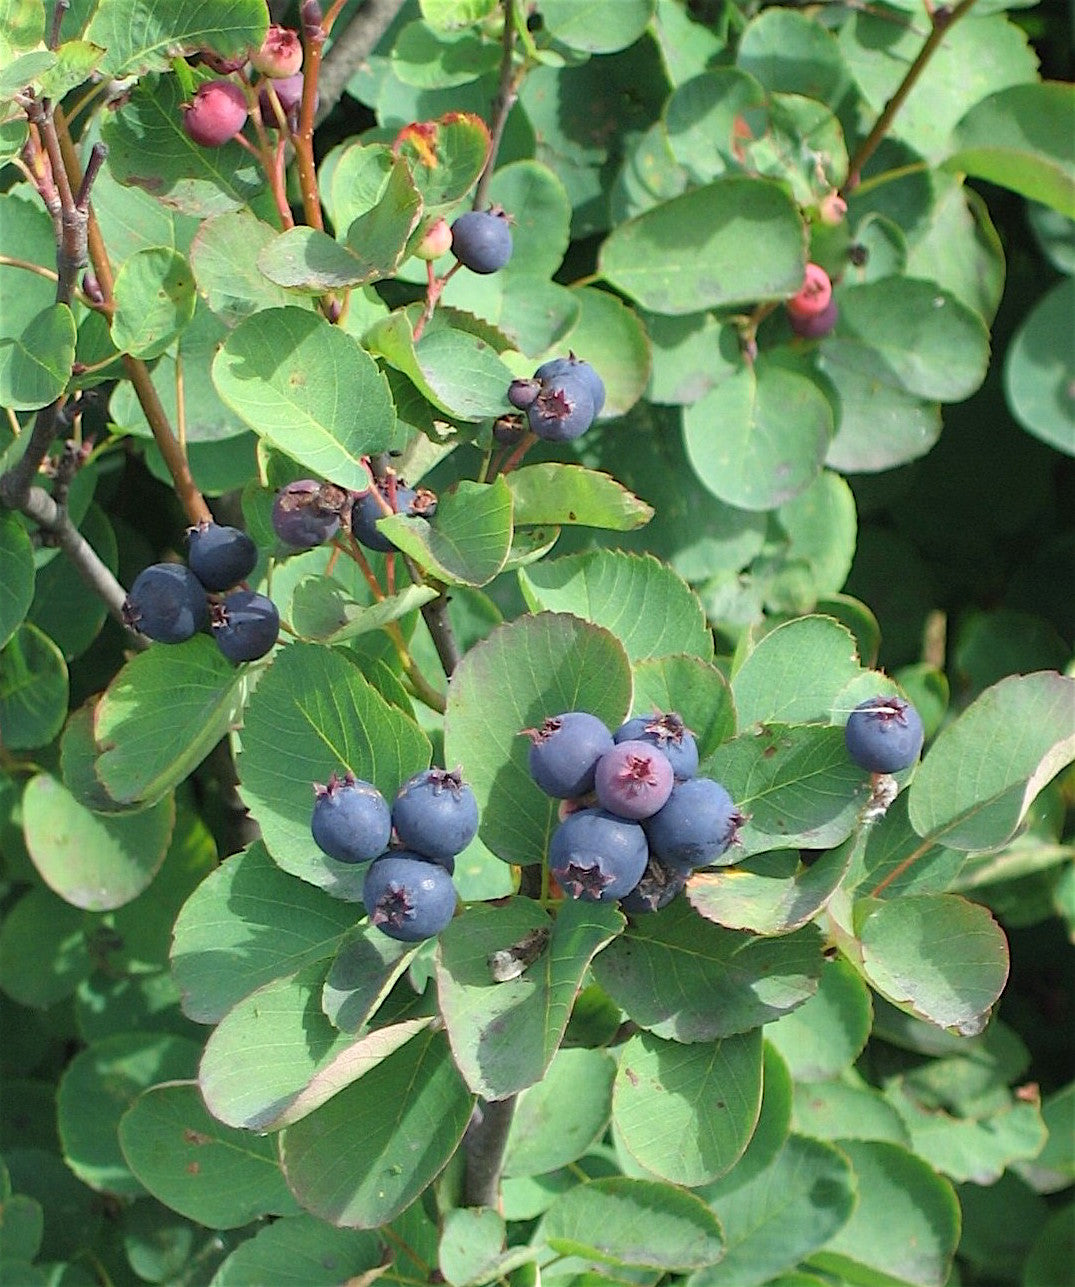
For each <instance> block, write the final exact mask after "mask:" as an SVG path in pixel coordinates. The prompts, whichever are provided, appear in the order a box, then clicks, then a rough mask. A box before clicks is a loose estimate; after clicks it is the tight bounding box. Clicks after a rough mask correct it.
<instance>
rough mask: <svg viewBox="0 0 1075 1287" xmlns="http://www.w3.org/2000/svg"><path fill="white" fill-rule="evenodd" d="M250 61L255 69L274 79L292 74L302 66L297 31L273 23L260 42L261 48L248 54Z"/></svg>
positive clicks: (300, 47) (300, 43) (300, 42)
mask: <svg viewBox="0 0 1075 1287" xmlns="http://www.w3.org/2000/svg"><path fill="white" fill-rule="evenodd" d="M250 62H251V64H252V66H253V67H254V69H255V70H256V71H259V72H261V74H262V75H263V76H271V77H273V79H274V80H278V79H280V78H281V77H285V76H294V75H295V73H296V72H297V71H298V70H299V69H300V68H301V67H302V41H301V40H300V39H299V33H298V32H297V31H291V30H290V28H288V27H281V26H278V25H277V24H276V23H273V25H272V26H271V27H270V28H269V30H268V32H267V33H266V35H265V39H264V40H263V41H262V42H261V48H260V49H257V50H255V51H254V52H253V53H252V54H251V55H250Z"/></svg>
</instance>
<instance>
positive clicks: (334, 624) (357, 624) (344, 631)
mask: <svg viewBox="0 0 1075 1287" xmlns="http://www.w3.org/2000/svg"><path fill="white" fill-rule="evenodd" d="M436 597H437V591H436V590H435V589H434V588H433V587H432V586H429V585H409V586H407V587H406V589H404V590H400V591H399V593H398V594H390V595H387V596H386V597H385V598H383V599H378V600H377V601H376V602H375V603H356V602H355V600H354V599H352V598H351V597H350V595H348V594H347V592H346V591H345V590H344V588H343V586H341V585H340V584H339V583H338V582H336V581H334V580H333V579H332V578H331V577H326V576H308V577H306V578H304V579H303V580H302V581H300V582H299V583H298V585H297V586H296V587H295V593H294V595H293V596H292V599H291V625H292V626H293V627H294V629H295V630H296V631H298V633H299V635H300V637H302V638H303V639H313V640H317V641H320V642H324V643H334V644H338V643H343V642H344V641H345V640H347V639H356V638H358V636H359V635H365V634H370V633H371V632H372V631H375V630H380V629H381V627H382V626H385V625H387V624H388V623H389V622H391V621H398V620H399V619H400V618H401V617H405V616H407V614H408V613H411V612H416V611H417V610H418V609H419V608H420V607H421V606H422V604H424V603H429V601H430V600H431V599H435V598H436Z"/></svg>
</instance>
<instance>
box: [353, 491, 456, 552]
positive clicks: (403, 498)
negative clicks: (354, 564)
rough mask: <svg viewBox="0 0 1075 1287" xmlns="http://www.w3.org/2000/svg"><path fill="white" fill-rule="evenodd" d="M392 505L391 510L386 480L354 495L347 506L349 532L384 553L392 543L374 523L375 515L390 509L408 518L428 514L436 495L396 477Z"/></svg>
mask: <svg viewBox="0 0 1075 1287" xmlns="http://www.w3.org/2000/svg"><path fill="white" fill-rule="evenodd" d="M395 494H396V505H395V510H394V511H393V508H392V502H391V499H390V493H389V489H388V485H387V483H385V482H384V481H381V482H378V483H377V484H376V485H375V486H374V487H371V488H370V489H369V490H368V491H365V492H363V493H362V494H361V495H360V496H357V497H356V498H355V503H354V505H352V507H351V532H352V534H353V535H354V537H355V539H356V540H358V541H361V542H362V544H363V545H364V546H365V547H366V549H368V550H377V551H379V552H380V553H381V554H387V553H388V552H389V551H390V550H394V549H395V548H396V547H395V546H394V545H393V544H392V542H391V541H390V540H389V539H388V537H387V536H385V535H384V534H383V532H381V531H380V530H379V529H378V527H377V522H378V520H379V519H382V518H387V517H388V515H389V514H391V513H393V512H394V513H397V514H405V515H407V516H408V517H410V518H413V517H415V516H420V517H421V518H432V516H433V515H434V514H435V513H436V510H437V498H436V496H434V495H433V493H432V492H431V491H429V490H428V489H427V488H425V487H419V488H417V489H415V488H414V487H408V486H407V485H406V484H405V483H403V482H400V481H397V482H396V484H395Z"/></svg>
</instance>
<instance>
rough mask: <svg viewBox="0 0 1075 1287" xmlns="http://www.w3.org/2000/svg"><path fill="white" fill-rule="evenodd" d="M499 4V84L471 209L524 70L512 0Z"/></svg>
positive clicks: (488, 175) (479, 199)
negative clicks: (517, 52) (517, 46)
mask: <svg viewBox="0 0 1075 1287" xmlns="http://www.w3.org/2000/svg"><path fill="white" fill-rule="evenodd" d="M503 8H504V35H503V43H502V46H501V55H500V84H499V87H498V89H497V93H496V98H495V99H494V100H493V124H492V128H491V129H490V131H489V155H488V156H487V157H486V159H485V168H484V169H483V170H482V172H481V175H480V176H479V178H478V186H477V187H476V188H475V189H474V209H475V210H480V209H481V208H482V207H483V206H484V205H485V198H486V193H487V192H488V190H489V181H490V179H492V177H493V169H494V167H495V166H496V158H497V153H498V152H499V151H500V144H501V141H502V140H503V138H504V128H505V126H506V125H507V123H508V117H509V116H510V115H511V109H512V108H513V107H514V106H515V104H516V102H517V101H518V98H519V86H520V85H521V84H522V82H523V77H524V76H525V75H526V71H527V65H526V63H525V62H524V63H520V64H519V66H518V67H516V66H515V28H516V24H517V23H519V22H520V16H519V13H518V10H517V7H516V0H503ZM523 25H525V23H524V24H523Z"/></svg>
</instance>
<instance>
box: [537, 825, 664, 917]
mask: <svg viewBox="0 0 1075 1287" xmlns="http://www.w3.org/2000/svg"><path fill="white" fill-rule="evenodd" d="M648 857H649V850H648V848H647V846H646V833H645V832H644V831H643V830H642V828H641V827H640V826H639V825H638V823H637V822H629V821H627V820H626V819H625V818H617V817H616V816H615V815H614V814H611V813H606V812H605V810H604V809H580V810H579V811H578V812H577V813H571V814H568V816H567V817H566V818H565V819H564V821H563V822H561V823H560V825H559V826H558V827H557V828H556V830H555V831H554V832H553V834H552V839H551V840H550V841H549V870H550V871H551V872H552V874H553V875H554V876H555V877H556V881H557V884H558V885H559V886H560V888H561V889H562V890H563V891H564V893H566V894H569V895H570V896H571V897H572V898H582V899H585V900H586V901H587V902H591V903H596V902H602V903H608V902H612V901H613V900H614V899H617V898H622V897H623V896H624V895H625V894H628V893H630V891H631V890H632V889H634V887H635V886H636V885H637V884H638V882H639V881H640V880H641V879H642V873H643V872H644V871H645V870H646V860H647V859H648Z"/></svg>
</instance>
